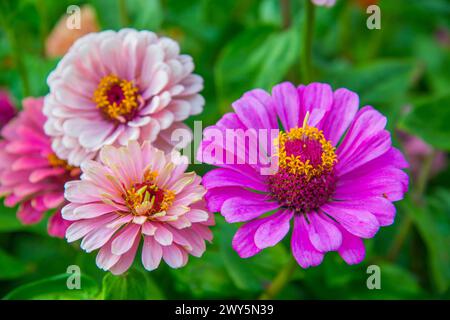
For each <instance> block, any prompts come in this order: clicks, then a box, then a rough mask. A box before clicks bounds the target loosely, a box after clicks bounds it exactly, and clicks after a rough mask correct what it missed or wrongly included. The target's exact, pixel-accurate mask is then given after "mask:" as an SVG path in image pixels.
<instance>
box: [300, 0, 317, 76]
mask: <svg viewBox="0 0 450 320" xmlns="http://www.w3.org/2000/svg"><path fill="white" fill-rule="evenodd" d="M305 4H306V9H305V21H304V26H303V34H302V38H303V39H302V40H303V47H302V50H301V57H300V61H301V66H300V68H301V69H300V71H301V74H302V78H303V79H302V80H303V83H305V84H306V83H309V82H311V80H312V62H311V52H312V40H313V35H314V9H315V7H314V4H313V3H312V2H311V0H305Z"/></svg>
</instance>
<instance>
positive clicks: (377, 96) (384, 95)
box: [323, 60, 415, 107]
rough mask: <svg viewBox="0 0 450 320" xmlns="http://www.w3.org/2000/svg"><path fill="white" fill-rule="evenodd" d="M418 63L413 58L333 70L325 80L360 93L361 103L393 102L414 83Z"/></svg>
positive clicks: (326, 74)
mask: <svg viewBox="0 0 450 320" xmlns="http://www.w3.org/2000/svg"><path fill="white" fill-rule="evenodd" d="M414 70H415V65H414V64H413V63H412V62H410V61H402V60H381V61H377V62H374V63H371V64H368V65H363V66H359V67H356V68H349V67H344V68H342V67H341V68H339V69H336V68H335V69H334V70H333V69H331V70H329V71H327V72H325V74H324V76H323V79H324V81H325V82H329V83H330V84H331V85H332V86H333V87H334V88H339V87H344V88H348V89H350V90H352V91H355V92H356V93H358V95H359V97H360V100H361V103H362V104H373V105H374V106H375V107H376V106H377V105H378V104H383V103H390V102H392V101H397V100H398V99H399V98H401V97H403V96H404V94H405V93H406V91H407V89H408V88H409V86H410V84H411V78H412V76H413V72H414Z"/></svg>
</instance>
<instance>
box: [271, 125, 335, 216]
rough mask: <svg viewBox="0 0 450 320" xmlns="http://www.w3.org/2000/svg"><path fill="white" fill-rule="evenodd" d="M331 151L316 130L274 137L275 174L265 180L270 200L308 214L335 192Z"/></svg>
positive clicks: (312, 128) (291, 132)
mask: <svg viewBox="0 0 450 320" xmlns="http://www.w3.org/2000/svg"><path fill="white" fill-rule="evenodd" d="M336 162H337V157H336V154H335V148H334V147H333V146H332V145H331V143H330V142H329V141H327V140H326V139H325V137H324V136H323V133H322V132H321V131H319V130H318V129H317V128H314V127H309V126H307V125H305V126H304V127H303V128H293V129H291V130H290V131H289V132H287V133H285V132H281V133H280V135H279V137H278V163H279V169H278V171H277V173H275V174H274V175H271V176H269V177H268V184H269V189H270V193H271V195H272V198H274V199H275V200H277V201H278V202H279V203H280V205H281V206H283V207H285V208H289V209H291V210H294V211H295V212H298V213H308V212H310V211H312V210H316V209H318V208H319V207H320V206H321V205H323V204H324V203H326V202H327V201H328V200H329V199H330V197H331V196H332V194H333V193H334V191H335V190H336V175H335V174H334V164H335V163H336Z"/></svg>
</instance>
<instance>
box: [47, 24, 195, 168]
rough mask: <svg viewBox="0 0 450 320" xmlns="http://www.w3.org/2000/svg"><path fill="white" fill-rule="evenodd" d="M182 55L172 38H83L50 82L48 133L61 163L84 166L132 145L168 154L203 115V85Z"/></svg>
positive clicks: (109, 34) (144, 34) (126, 33)
mask: <svg viewBox="0 0 450 320" xmlns="http://www.w3.org/2000/svg"><path fill="white" fill-rule="evenodd" d="M179 51H180V48H179V46H178V44H177V43H176V42H175V41H173V40H171V39H169V38H164V37H162V38H158V36H156V35H155V34H154V33H152V32H149V31H136V30H133V29H123V30H121V31H119V32H114V31H104V32H100V33H91V34H89V35H86V36H84V37H82V38H80V39H79V40H77V41H76V42H75V44H74V45H73V46H72V47H71V48H70V50H69V52H68V53H67V54H66V55H65V56H64V57H63V59H62V60H61V61H60V63H59V64H58V66H57V68H56V70H55V71H53V72H52V73H51V74H50V76H49V77H48V80H47V82H48V85H49V87H50V93H49V95H48V96H47V97H46V98H45V106H44V113H45V114H46V115H47V116H48V121H47V123H46V124H45V130H46V133H47V134H49V135H50V136H52V137H53V144H52V146H53V149H54V150H55V152H56V154H57V155H58V157H60V158H62V159H66V160H68V162H69V163H70V164H72V165H80V164H81V163H82V162H83V161H84V160H86V159H94V158H95V157H96V156H97V154H98V151H99V150H100V148H101V147H102V146H104V145H116V146H119V145H126V144H127V143H128V141H129V140H138V141H147V140H148V141H151V142H153V143H154V145H155V146H157V147H158V148H160V149H162V150H164V151H168V150H170V149H171V148H172V142H171V139H170V138H171V134H172V132H173V131H174V130H176V129H179V128H182V129H184V130H186V132H187V133H188V135H189V133H190V131H189V129H188V127H187V126H185V125H184V124H183V123H182V122H181V121H183V120H185V119H186V118H187V117H189V116H190V115H194V114H198V113H200V112H201V111H202V109H203V105H204V99H203V97H202V96H200V95H199V94H198V92H199V91H200V90H201V89H202V88H203V80H202V78H201V77H200V76H198V75H194V74H192V71H193V69H194V64H193V62H192V58H191V57H190V56H188V55H180V52H179ZM183 142H185V143H186V144H187V143H189V142H190V140H188V139H185V140H184V141H183ZM180 147H183V146H181V145H180Z"/></svg>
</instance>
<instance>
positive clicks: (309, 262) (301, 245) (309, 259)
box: [291, 215, 323, 268]
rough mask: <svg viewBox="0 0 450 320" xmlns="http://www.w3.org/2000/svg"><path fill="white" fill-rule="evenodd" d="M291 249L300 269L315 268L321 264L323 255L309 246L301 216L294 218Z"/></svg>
mask: <svg viewBox="0 0 450 320" xmlns="http://www.w3.org/2000/svg"><path fill="white" fill-rule="evenodd" d="M291 247H292V254H293V255H294V258H295V260H297V262H298V264H299V265H300V266H301V267H302V268H309V267H315V266H318V265H319V264H321V263H322V260H323V253H321V252H319V251H317V250H316V248H314V246H313V245H312V244H311V241H310V240H309V237H308V231H307V226H306V221H305V220H304V218H303V216H299V215H296V216H294V230H293V232H292V238H291Z"/></svg>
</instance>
